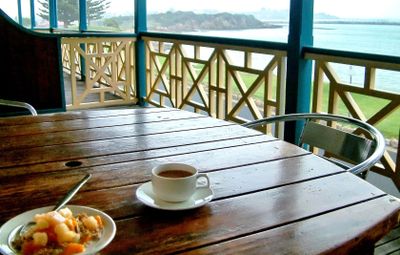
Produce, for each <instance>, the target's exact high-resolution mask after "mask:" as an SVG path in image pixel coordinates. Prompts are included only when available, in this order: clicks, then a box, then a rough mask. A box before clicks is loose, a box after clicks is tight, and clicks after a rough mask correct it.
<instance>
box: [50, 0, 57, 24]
mask: <svg viewBox="0 0 400 255" xmlns="http://www.w3.org/2000/svg"><path fill="white" fill-rule="evenodd" d="M49 23H50V32H53V30H54V29H55V28H57V27H58V24H57V0H49Z"/></svg>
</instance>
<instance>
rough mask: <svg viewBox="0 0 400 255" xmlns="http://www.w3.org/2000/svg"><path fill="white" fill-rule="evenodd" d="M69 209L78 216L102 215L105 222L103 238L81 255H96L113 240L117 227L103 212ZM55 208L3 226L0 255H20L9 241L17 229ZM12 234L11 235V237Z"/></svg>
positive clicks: (36, 211)
mask: <svg viewBox="0 0 400 255" xmlns="http://www.w3.org/2000/svg"><path fill="white" fill-rule="evenodd" d="M67 207H68V208H69V209H71V211H72V213H73V214H74V215H77V214H79V213H86V214H87V215H89V216H91V215H93V216H94V215H100V217H101V218H102V219H103V221H104V229H103V233H102V235H101V238H100V239H99V240H97V241H94V242H91V243H89V245H88V246H87V247H86V250H85V252H84V253H80V254H81V255H84V254H94V253H96V252H98V251H100V250H101V249H103V248H104V247H106V246H107V245H108V244H109V243H110V242H111V240H112V239H113V238H114V236H115V232H116V229H117V228H116V226H115V223H114V221H113V219H112V218H111V217H110V216H108V215H107V214H105V213H104V212H102V211H99V210H96V209H93V208H90V207H86V206H78V205H67ZM52 208H54V206H47V207H42V208H37V209H33V210H31V211H27V212H24V213H21V214H20V215H17V216H15V217H14V218H12V219H10V220H9V221H7V222H6V223H5V224H4V225H3V226H1V228H0V253H4V254H7V255H8V254H18V253H15V252H14V250H13V249H12V248H11V247H10V246H9V240H13V239H14V236H13V235H15V231H13V230H15V229H16V228H17V227H19V226H20V225H22V224H24V223H26V222H29V221H32V220H33V216H35V214H38V213H46V212H49V211H51V210H52ZM13 232H14V233H13ZM10 234H11V235H10Z"/></svg>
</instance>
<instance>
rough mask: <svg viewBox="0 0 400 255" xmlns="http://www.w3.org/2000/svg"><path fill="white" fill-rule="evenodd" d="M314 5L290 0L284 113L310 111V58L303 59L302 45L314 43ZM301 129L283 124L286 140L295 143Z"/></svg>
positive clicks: (289, 124) (312, 2) (301, 0)
mask: <svg viewBox="0 0 400 255" xmlns="http://www.w3.org/2000/svg"><path fill="white" fill-rule="evenodd" d="M313 6H314V1H310V0H291V1H290V21H289V40H288V52H287V77H286V81H287V82H286V106H285V112H286V113H301V112H309V111H310V101H311V75H312V73H311V72H312V70H311V69H312V65H311V64H312V62H311V60H306V59H304V56H303V51H304V47H305V46H312V45H313V38H312V28H313ZM297 125H302V124H301V123H298V124H297ZM300 133H301V127H300V126H297V127H295V124H294V123H288V124H287V125H286V126H285V135H284V137H285V140H286V141H289V142H292V143H295V142H296V141H298V138H299V137H300Z"/></svg>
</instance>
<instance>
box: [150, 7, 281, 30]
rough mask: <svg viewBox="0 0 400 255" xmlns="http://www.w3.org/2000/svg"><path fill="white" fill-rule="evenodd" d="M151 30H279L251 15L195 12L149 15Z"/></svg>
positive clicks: (276, 26)
mask: <svg viewBox="0 0 400 255" xmlns="http://www.w3.org/2000/svg"><path fill="white" fill-rule="evenodd" d="M147 20H148V28H149V30H156V31H197V30H231V29H232V30H239V29H254V28H279V27H281V26H279V25H273V24H269V23H265V22H262V21H260V20H258V19H256V18H255V17H254V16H253V15H250V14H231V13H216V14H197V13H194V12H183V11H177V12H166V13H157V14H150V15H148V19H147Z"/></svg>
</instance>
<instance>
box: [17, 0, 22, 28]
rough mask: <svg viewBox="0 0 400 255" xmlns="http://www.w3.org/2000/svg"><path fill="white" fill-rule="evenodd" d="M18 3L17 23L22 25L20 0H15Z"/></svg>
mask: <svg viewBox="0 0 400 255" xmlns="http://www.w3.org/2000/svg"><path fill="white" fill-rule="evenodd" d="M17 5H18V23H19V24H20V25H21V26H22V6H21V0H17Z"/></svg>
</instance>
